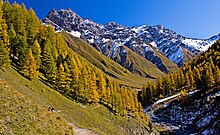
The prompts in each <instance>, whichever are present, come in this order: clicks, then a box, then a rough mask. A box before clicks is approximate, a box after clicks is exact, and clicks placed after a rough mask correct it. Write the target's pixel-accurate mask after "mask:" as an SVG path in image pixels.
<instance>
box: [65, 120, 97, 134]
mask: <svg viewBox="0 0 220 135" xmlns="http://www.w3.org/2000/svg"><path fill="white" fill-rule="evenodd" d="M68 124H69V125H70V126H72V127H73V128H74V131H75V135H97V134H95V133H94V132H93V131H91V130H89V129H84V128H79V127H77V126H76V125H75V124H73V123H68Z"/></svg>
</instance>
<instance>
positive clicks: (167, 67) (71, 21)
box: [43, 8, 220, 73]
mask: <svg viewBox="0 0 220 135" xmlns="http://www.w3.org/2000/svg"><path fill="white" fill-rule="evenodd" d="M43 22H44V23H46V24H51V25H53V26H54V27H55V29H56V30H57V31H59V30H65V31H67V32H69V33H71V34H72V35H74V36H76V37H80V38H82V39H83V40H85V41H87V42H88V43H90V44H91V45H92V46H93V47H94V48H96V49H97V50H98V51H99V52H101V53H102V54H104V55H106V56H107V57H109V58H111V59H113V60H115V61H117V62H119V63H120V64H121V65H122V63H121V61H126V60H124V56H126V55H127V54H128V53H129V52H128V51H127V50H126V47H128V48H129V49H130V50H132V51H133V52H135V53H136V54H138V55H140V56H142V57H144V58H145V59H147V60H149V61H151V62H152V63H154V64H155V65H156V66H157V67H158V68H159V69H160V70H161V71H163V72H165V73H168V72H171V71H173V69H174V70H175V69H176V65H175V64H173V63H172V62H174V63H176V64H177V65H178V66H182V65H183V64H184V63H185V62H186V61H188V60H189V59H191V57H192V56H194V55H198V54H199V53H200V52H203V51H206V50H207V49H208V48H209V47H210V45H211V44H213V43H214V42H215V41H216V40H217V39H218V38H219V37H220V35H216V36H213V37H211V38H209V39H193V38H187V37H184V36H182V35H180V34H177V33H176V32H174V31H172V30H170V29H167V28H165V27H163V26H161V25H156V26H147V25H142V26H139V27H132V28H129V27H126V26H122V25H120V24H117V23H115V22H110V23H107V24H105V25H102V24H98V23H95V22H93V21H92V20H89V19H82V18H81V17H80V16H79V15H77V14H76V13H74V12H73V11H72V10H71V9H69V8H68V9H66V10H64V9H61V10H58V11H56V10H54V9H52V10H51V11H50V12H49V13H48V15H47V16H46V17H45V18H44V19H43ZM157 52H160V53H161V55H164V56H165V57H163V58H161V55H158V53H157ZM185 52H188V53H185ZM186 58H188V59H186ZM164 61H169V62H167V63H165V62H164ZM171 61H172V62H171Z"/></svg>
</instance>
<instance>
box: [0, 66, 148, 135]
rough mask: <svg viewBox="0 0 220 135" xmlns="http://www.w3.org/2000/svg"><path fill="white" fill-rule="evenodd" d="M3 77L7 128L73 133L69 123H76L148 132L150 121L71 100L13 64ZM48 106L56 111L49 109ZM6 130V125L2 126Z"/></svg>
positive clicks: (0, 116)
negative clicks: (116, 114)
mask: <svg viewBox="0 0 220 135" xmlns="http://www.w3.org/2000/svg"><path fill="white" fill-rule="evenodd" d="M0 79H1V80H3V81H2V82H4V83H3V84H1V85H0V93H1V94H0V108H1V109H0V124H1V125H5V121H6V120H5V119H7V116H9V117H10V119H11V120H10V122H9V125H7V123H6V126H7V128H8V129H10V130H8V131H7V132H10V131H12V132H13V133H18V134H26V133H27V134H32V133H39V134H64V133H67V134H72V131H73V129H72V127H71V126H69V125H68V124H67V123H74V124H75V125H76V126H78V127H80V128H86V129H90V130H92V131H94V132H95V133H98V134H118V135H119V134H120V135H122V134H136V133H139V134H144V133H148V130H149V129H148V128H147V127H148V125H147V124H146V123H142V122H141V121H139V120H136V119H133V118H131V117H119V116H115V115H113V114H112V113H111V112H110V111H108V109H106V108H105V107H103V106H101V105H99V104H94V105H89V106H88V105H82V104H80V103H76V102H74V101H71V100H69V99H67V98H65V97H64V96H62V95H61V94H60V93H58V92H56V91H55V90H53V89H50V88H49V87H48V86H46V85H45V84H43V83H42V82H41V81H39V80H35V81H29V80H28V79H26V78H24V77H22V76H21V75H20V74H18V72H16V71H15V70H14V69H12V68H5V69H4V70H0ZM6 86H7V87H6ZM8 101H10V102H8ZM5 104H7V106H6V108H5ZM11 105H12V107H11ZM48 107H53V108H54V109H55V112H49V111H48ZM2 131H5V129H4V128H0V132H2ZM45 132H46V133H45Z"/></svg>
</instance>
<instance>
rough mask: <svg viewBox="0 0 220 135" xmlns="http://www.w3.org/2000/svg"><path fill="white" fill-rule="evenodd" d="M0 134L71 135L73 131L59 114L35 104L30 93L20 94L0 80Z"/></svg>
mask: <svg viewBox="0 0 220 135" xmlns="http://www.w3.org/2000/svg"><path fill="white" fill-rule="evenodd" d="M1 75H2V74H1ZM4 77H6V76H4ZM21 90H22V89H21ZM0 134H8V135H9V134H27V135H28V134H29V135H30V134H67V135H71V134H74V130H73V127H71V126H70V125H69V124H68V123H67V122H66V121H65V120H64V118H63V117H62V116H61V115H60V114H59V113H55V112H54V113H53V112H51V111H48V108H47V107H46V106H42V105H39V104H37V103H35V100H33V99H32V98H31V93H30V95H25V94H21V93H20V92H19V90H16V89H15V86H13V87H11V86H10V85H9V84H8V83H7V82H6V81H4V80H0Z"/></svg>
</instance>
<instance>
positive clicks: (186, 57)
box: [182, 47, 196, 64]
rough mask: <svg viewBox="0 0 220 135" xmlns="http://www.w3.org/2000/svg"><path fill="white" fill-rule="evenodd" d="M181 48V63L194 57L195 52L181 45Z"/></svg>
mask: <svg viewBox="0 0 220 135" xmlns="http://www.w3.org/2000/svg"><path fill="white" fill-rule="evenodd" d="M182 50H183V64H185V63H187V62H188V61H190V60H192V59H193V58H195V57H196V55H195V54H193V53H192V52H190V51H189V50H187V49H185V48H183V47H182Z"/></svg>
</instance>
